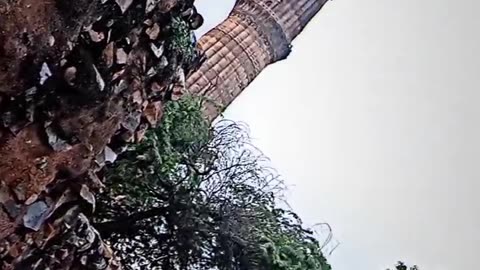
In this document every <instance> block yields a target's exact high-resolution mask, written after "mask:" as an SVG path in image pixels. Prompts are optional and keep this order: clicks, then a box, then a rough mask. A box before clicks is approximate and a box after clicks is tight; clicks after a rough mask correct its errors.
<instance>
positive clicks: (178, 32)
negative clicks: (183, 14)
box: [167, 17, 195, 63]
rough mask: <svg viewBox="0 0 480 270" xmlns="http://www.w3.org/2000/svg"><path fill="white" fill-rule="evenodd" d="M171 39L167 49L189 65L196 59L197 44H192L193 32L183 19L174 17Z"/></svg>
mask: <svg viewBox="0 0 480 270" xmlns="http://www.w3.org/2000/svg"><path fill="white" fill-rule="evenodd" d="M170 27H171V38H170V39H169V40H168V43H167V49H168V50H169V51H171V52H174V53H175V54H176V55H181V56H182V57H183V59H184V62H186V63H189V62H191V61H192V60H193V59H194V58H195V44H194V43H193V42H192V34H193V33H192V31H191V30H190V27H189V25H188V23H187V22H185V21H184V20H183V19H182V18H177V17H174V18H173V19H172V22H171V23H170Z"/></svg>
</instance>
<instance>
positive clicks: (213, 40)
mask: <svg viewBox="0 0 480 270" xmlns="http://www.w3.org/2000/svg"><path fill="white" fill-rule="evenodd" d="M327 1H328V0H237V2H236V4H235V6H234V8H233V10H232V12H231V13H230V15H229V17H228V18H227V19H226V20H225V21H223V22H222V23H221V24H219V25H218V26H217V27H215V28H214V29H212V30H211V31H210V32H208V33H207V34H205V35H204V36H203V37H202V38H201V39H200V41H199V48H200V50H201V51H202V52H203V53H204V54H205V56H206V61H205V62H203V64H202V65H201V66H200V68H199V69H198V71H196V72H194V73H193V74H191V75H190V76H189V77H188V78H187V89H188V90H189V91H190V92H191V93H192V94H194V95H199V96H203V97H206V98H207V99H208V100H209V101H207V102H206V104H205V113H206V115H207V116H208V117H209V118H210V119H213V118H215V117H216V116H218V114H219V113H221V112H222V111H223V109H224V108H225V107H226V106H228V105H229V104H230V103H231V102H232V101H233V100H234V99H235V98H236V97H237V96H238V95H239V94H240V93H241V92H242V91H243V90H244V89H245V88H246V87H247V86H248V85H249V84H250V83H251V82H252V81H253V80H254V79H255V78H256V77H257V76H258V75H259V74H260V72H261V71H262V70H263V69H264V68H265V67H266V66H268V65H269V64H272V63H274V62H276V61H280V60H283V59H285V58H286V57H287V56H288V55H289V53H290V48H291V45H290V44H291V41H292V40H293V39H294V38H295V37H296V36H297V35H298V34H300V32H301V31H302V30H303V29H304V27H305V26H306V25H307V24H308V22H309V21H310V20H311V19H312V18H313V16H315V14H316V13H317V12H318V11H319V10H320V9H321V8H322V7H323V5H324V4H325V3H326V2H327Z"/></svg>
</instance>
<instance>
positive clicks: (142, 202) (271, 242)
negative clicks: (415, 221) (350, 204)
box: [95, 98, 331, 270]
mask: <svg viewBox="0 0 480 270" xmlns="http://www.w3.org/2000/svg"><path fill="white" fill-rule="evenodd" d="M265 161H266V159H265V157H264V156H263V155H261V154H260V153H259V151H258V150H256V149H255V148H254V147H252V146H251V145H250V143H249V138H248V134H247V132H246V131H245V129H244V127H243V126H242V125H240V124H237V123H234V122H230V121H221V122H220V123H218V124H217V125H216V126H215V127H213V128H209V125H208V123H207V122H206V121H205V120H204V119H203V118H202V114H201V104H200V102H199V101H198V100H195V99H192V98H187V99H184V100H181V101H179V102H176V103H173V102H172V103H170V104H169V105H168V106H167V108H166V113H165V115H164V120H163V124H162V125H161V127H160V128H159V129H157V130H155V131H153V132H150V133H149V134H147V137H146V140H145V142H143V143H142V144H141V145H138V146H135V147H132V148H131V149H128V151H126V153H125V154H124V155H123V156H122V157H121V158H120V160H118V161H117V163H116V164H115V166H113V167H111V168H110V169H109V170H108V171H107V172H106V179H107V186H108V191H107V192H105V193H104V194H103V195H102V196H101V197H99V203H98V209H99V211H98V213H97V216H96V218H95V221H96V226H97V228H98V230H99V231H100V233H101V234H102V236H103V237H104V238H105V239H107V240H108V241H110V242H111V243H112V245H113V247H114V249H115V250H117V251H118V252H119V253H120V256H121V257H122V260H123V263H124V265H125V267H126V268H127V269H222V270H223V269H225V270H227V269H228V270H236V269H238V270H244V269H260V270H261V269H265V270H267V269H268V270H297V269H298V270H300V269H301V270H320V269H322V270H326V269H327V270H328V269H331V268H330V266H329V265H328V263H327V262H326V260H325V258H324V257H323V255H322V252H321V250H320V245H319V243H318V241H317V240H316V239H315V238H314V237H313V232H312V231H309V230H307V229H305V228H304V227H303V225H302V222H301V220H300V218H299V217H298V216H297V215H296V214H295V213H294V212H292V211H290V210H285V209H280V208H278V207H277V206H276V203H275V202H276V198H277V197H278V196H279V195H280V194H281V191H282V188H283V185H282V182H281V181H280V180H279V179H278V177H277V175H276V174H275V172H274V171H273V170H272V169H270V168H269V167H268V166H266V162H265Z"/></svg>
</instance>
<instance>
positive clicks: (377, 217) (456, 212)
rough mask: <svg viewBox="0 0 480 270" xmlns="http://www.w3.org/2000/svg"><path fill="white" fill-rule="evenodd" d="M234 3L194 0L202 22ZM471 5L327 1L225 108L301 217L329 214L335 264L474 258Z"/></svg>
mask: <svg viewBox="0 0 480 270" xmlns="http://www.w3.org/2000/svg"><path fill="white" fill-rule="evenodd" d="M291 1H293V0H291ZM233 2H234V1H233V0H229V1H226V0H222V3H221V4H219V0H201V1H197V6H198V8H199V9H200V11H201V12H202V13H203V14H204V16H205V17H206V20H207V23H206V28H208V27H212V26H214V25H215V24H216V23H218V22H219V21H221V20H222V19H223V18H224V17H225V16H226V15H227V13H228V11H229V9H230V8H231V6H232V5H233ZM479 10H480V2H478V1H474V0H457V1H453V0H423V1H418V0H403V1H398V0H383V1H379V0H364V1H358V0H335V1H332V2H329V3H327V5H326V6H325V8H324V10H323V11H322V12H321V13H320V14H318V15H317V17H316V18H315V19H314V20H313V21H312V23H311V24H310V25H309V27H307V29H306V30H305V32H304V33H303V34H302V35H300V37H299V38H298V39H297V40H296V42H295V43H294V44H293V45H294V48H293V53H292V54H291V55H290V57H289V58H288V59H287V60H285V61H283V62H281V63H277V64H275V65H273V66H271V67H269V68H268V69H267V70H266V71H264V72H263V73H262V74H261V75H260V76H259V78H258V79H257V80H256V81H255V82H254V83H253V84H252V85H251V86H250V87H249V88H248V89H247V90H246V91H245V92H244V93H243V94H242V95H241V96H240V97H239V98H238V99H237V100H236V101H235V102H234V103H233V104H232V106H230V108H229V109H228V110H227V111H226V113H225V116H226V117H227V118H230V119H234V120H240V121H244V122H246V123H247V124H249V126H250V129H251V132H252V136H253V137H254V138H255V144H256V145H257V146H258V147H259V148H260V149H262V150H263V151H264V152H265V153H266V154H267V155H268V156H269V157H270V158H271V159H272V162H273V165H274V166H275V167H276V168H277V169H278V170H279V172H280V173H281V174H282V175H283V176H284V178H285V179H286V180H287V182H288V184H290V185H291V186H292V187H291V188H290V191H289V201H290V203H291V204H292V206H293V207H294V209H295V210H296V211H297V212H298V213H299V214H300V215H301V216H302V217H303V218H304V220H305V221H306V222H307V223H309V224H313V223H315V222H323V221H326V222H329V223H330V224H331V226H332V227H333V230H334V234H335V237H336V239H338V240H339V241H340V242H341V246H340V247H339V248H338V249H337V250H336V252H335V253H334V254H333V255H332V256H331V257H330V262H331V263H332V265H333V268H334V270H353V269H355V270H376V269H379V270H382V269H384V268H385V267H386V266H389V265H392V264H393V263H394V262H395V261H396V260H398V259H404V260H407V261H409V262H413V263H417V264H419V265H420V266H421V267H422V269H423V270H457V269H477V267H478V266H477V265H478V262H477V260H476V259H477V257H478V255H477V253H478V252H480V233H479V229H480V199H479V196H478V193H479V192H480V180H479V178H480V166H479V164H478V163H479V161H480V158H479V156H480V142H479V140H480V125H479V123H480V121H479V120H480V119H479V118H480V117H479V116H480V106H479V103H480V77H479V74H478V71H479V70H480V55H479V53H478V50H479V48H480V39H479V38H478V35H479V33H480V17H479V16H478V11H479ZM206 28H205V29H203V30H202V31H205V30H206Z"/></svg>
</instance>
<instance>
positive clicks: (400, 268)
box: [387, 261, 420, 270]
mask: <svg viewBox="0 0 480 270" xmlns="http://www.w3.org/2000/svg"><path fill="white" fill-rule="evenodd" d="M419 269H420V268H418V266H416V265H414V266H410V267H408V266H407V265H405V263H404V262H402V261H399V262H397V264H396V265H395V270H419ZM387 270H390V268H389V269H387Z"/></svg>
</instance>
